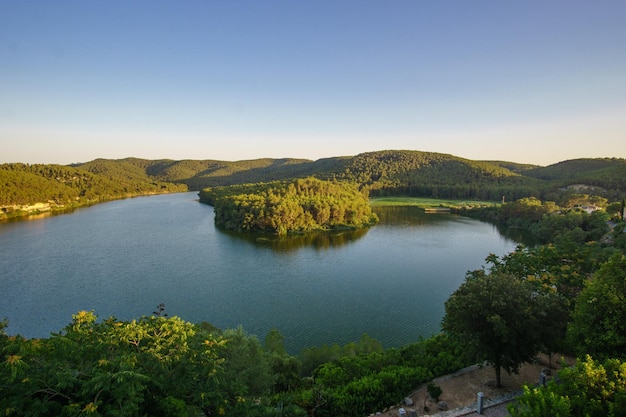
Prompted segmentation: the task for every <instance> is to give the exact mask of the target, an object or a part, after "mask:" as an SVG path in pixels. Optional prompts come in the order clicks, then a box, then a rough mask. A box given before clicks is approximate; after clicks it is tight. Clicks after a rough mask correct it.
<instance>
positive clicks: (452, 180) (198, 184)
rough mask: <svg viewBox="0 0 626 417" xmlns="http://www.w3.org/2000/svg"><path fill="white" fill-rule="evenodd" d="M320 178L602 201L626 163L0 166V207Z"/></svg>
mask: <svg viewBox="0 0 626 417" xmlns="http://www.w3.org/2000/svg"><path fill="white" fill-rule="evenodd" d="M309 176H313V177H317V178H320V179H331V180H332V179H334V180H345V181H352V182H355V183H357V184H358V185H359V186H360V187H362V188H366V189H367V190H368V191H369V192H370V194H371V195H373V196H376V195H407V196H424V197H440V198H461V199H467V198H470V199H471V198H474V199H481V200H494V201H500V200H501V199H502V197H506V199H507V201H511V200H514V199H518V198H522V197H528V196H535V197H539V198H549V197H550V196H551V195H553V194H554V193H558V192H562V191H563V190H567V188H568V187H572V186H579V187H578V188H579V189H580V186H582V188H583V189H588V190H591V191H593V192H594V193H596V194H598V195H603V196H606V197H609V198H620V199H621V198H622V197H621V196H622V195H623V194H624V193H626V160H625V159H623V158H596V159H589V158H585V159H575V160H569V161H563V162H559V163H557V164H553V165H550V166H547V167H541V166H535V165H528V164H518V163H515V162H506V161H474V160H469V159H465V158H460V157H457V156H454V155H449V154H442V153H435V152H422V151H411V150H387V151H376V152H366V153H361V154H358V155H355V156H346V157H332V158H323V159H319V160H316V161H312V160H307V159H291V158H285V159H271V158H261V159H254V160H242V161H234V162H231V161H219V160H168V159H160V160H147V159H140V158H124V159H115V160H112V159H96V160H93V161H90V162H86V163H80V164H72V165H47V164H33V165H29V164H19V163H12V164H2V165H0V186H1V187H0V207H4V209H3V211H4V212H6V211H7V209H6V207H9V206H17V205H28V204H35V203H51V204H53V205H59V206H69V207H72V206H77V205H84V204H91V203H94V202H98V201H106V200H111V199H116V198H124V197H129V196H134V195H145V194H157V193H163V192H177V191H182V190H187V189H189V190H196V191H199V190H201V189H203V188H206V187H215V186H224V185H233V184H242V183H257V182H268V181H275V180H287V179H293V178H304V177H309Z"/></svg>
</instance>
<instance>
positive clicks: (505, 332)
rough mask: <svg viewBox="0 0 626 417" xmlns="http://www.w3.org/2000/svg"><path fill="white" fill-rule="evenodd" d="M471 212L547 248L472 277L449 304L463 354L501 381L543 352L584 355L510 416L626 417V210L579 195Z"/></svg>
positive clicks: (496, 262) (449, 324)
mask: <svg viewBox="0 0 626 417" xmlns="http://www.w3.org/2000/svg"><path fill="white" fill-rule="evenodd" d="M603 207H604V208H606V210H605V209H603ZM591 209H593V210H595V211H592V212H590V211H591ZM474 211H476V212H477V214H478V216H479V217H480V216H482V217H483V218H490V219H492V220H494V221H500V222H503V223H505V224H508V225H513V226H516V227H523V228H527V229H528V230H530V231H532V232H533V233H535V234H536V235H537V236H539V237H541V238H542V239H543V240H544V241H545V242H547V243H546V244H545V245H541V246H537V247H533V248H525V247H521V246H520V247H518V248H517V249H516V250H515V251H514V252H511V253H510V254H508V255H505V256H503V257H497V256H495V255H490V256H489V257H488V258H487V264H488V265H489V267H488V268H485V269H482V270H479V271H472V272H470V273H468V276H467V278H466V281H465V283H464V284H463V285H461V287H460V288H459V289H458V290H457V291H456V292H455V293H454V294H453V295H452V296H451V297H450V299H449V300H448V301H447V302H446V316H445V318H444V321H443V327H444V329H445V330H446V331H447V332H448V333H449V334H450V336H451V337H463V338H464V340H467V341H469V342H470V343H468V346H467V347H468V349H467V351H466V352H467V353H468V354H471V355H473V356H474V357H476V358H477V359H486V360H488V361H489V362H490V363H492V364H493V365H494V367H495V369H496V378H497V379H498V378H499V371H498V368H500V367H502V368H503V369H505V370H506V371H515V369H516V367H517V366H519V364H521V363H523V362H524V361H528V360H529V359H531V358H532V357H533V356H534V355H536V354H537V353H538V352H544V353H547V354H550V355H551V354H552V353H554V352H566V353H571V354H575V355H577V357H578V358H579V362H578V364H577V365H576V367H574V368H571V369H566V370H563V371H561V372H560V373H559V375H558V378H559V382H558V383H556V382H554V381H553V382H550V383H549V384H548V386H547V387H545V388H543V387H539V388H533V387H527V388H526V391H525V393H524V395H523V396H522V397H521V398H520V400H519V401H518V402H517V403H515V404H514V405H512V406H511V407H510V411H511V413H512V414H513V415H516V416H546V415H561V416H578V415H590V416H606V415H623V410H624V407H623V406H624V405H625V400H624V399H625V398H626V382H625V381H626V378H625V375H626V372H625V370H626V365H625V363H624V361H625V360H626V327H625V326H624V323H625V322H626V307H625V306H626V303H625V301H626V256H625V253H624V250H625V249H626V223H625V222H624V221H623V217H624V201H623V200H622V202H614V203H611V204H608V203H607V199H605V198H601V197H596V196H589V195H581V194H576V195H569V196H568V197H567V198H565V199H562V200H561V201H560V204H557V203H555V202H546V201H543V202H542V201H540V200H538V199H534V198H524V199H520V200H518V201H515V202H512V203H508V204H504V205H502V206H500V207H486V208H479V209H474ZM529 326H530V327H529ZM594 360H598V361H602V362H601V363H602V364H600V363H596V362H594Z"/></svg>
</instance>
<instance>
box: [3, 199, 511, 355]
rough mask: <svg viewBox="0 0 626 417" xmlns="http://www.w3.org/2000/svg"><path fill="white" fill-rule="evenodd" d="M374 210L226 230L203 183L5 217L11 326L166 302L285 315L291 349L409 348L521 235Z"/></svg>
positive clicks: (261, 319) (259, 331)
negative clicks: (347, 218) (349, 221)
mask: <svg viewBox="0 0 626 417" xmlns="http://www.w3.org/2000/svg"><path fill="white" fill-rule="evenodd" d="M375 211H376V212H377V213H378V214H379V217H380V219H381V221H380V223H379V224H378V225H376V226H374V227H372V228H369V229H365V230H359V231H356V232H341V233H328V234H317V235H310V236H303V237H296V238H283V239H278V238H273V237H267V236H265V237H264V236H258V235H253V236H250V235H240V234H236V233H227V232H224V231H221V230H219V229H216V228H215V225H214V222H213V219H214V213H213V207H211V206H207V205H204V204H201V203H199V202H198V201H197V194H196V193H181V194H169V195H160V196H151V197H139V198H132V199H127V200H119V201H113V202H108V203H103V204H99V205H96V206H92V207H88V208H82V209H78V210H76V211H74V212H73V213H71V214H65V215H58V216H49V217H45V218H43V219H37V220H30V221H19V222H9V223H4V224H0V250H1V254H2V255H1V256H0V294H2V301H1V302H0V318H7V319H8V320H9V327H8V329H7V332H8V333H9V334H21V335H23V336H26V337H47V336H49V334H50V333H51V332H57V331H60V330H61V329H62V328H63V327H65V326H66V325H68V324H69V323H70V322H71V316H72V314H75V313H76V312H78V311H80V310H93V311H94V312H95V313H96V315H98V317H100V318H107V317H109V316H115V317H117V318H118V319H122V320H130V319H133V318H137V317H140V316H142V315H150V314H152V312H153V311H154V310H155V309H156V307H157V305H158V304H160V303H164V304H165V312H166V313H167V314H169V315H170V316H179V317H181V318H183V319H184V320H187V321H191V322H194V323H198V322H201V321H207V322H210V323H212V324H213V325H215V326H217V327H220V328H232V327H237V326H240V325H241V326H243V328H244V329H245V330H246V331H247V332H249V333H252V334H255V335H257V336H258V337H259V338H260V339H261V340H263V338H264V337H265V335H266V334H267V332H268V331H269V330H270V329H271V328H276V329H278V330H279V331H280V332H281V333H282V334H283V335H284V337H285V345H286V347H287V349H288V350H289V351H290V352H291V353H297V352H299V351H300V350H301V349H302V348H305V347H309V346H320V345H322V344H332V343H339V344H345V343H348V342H350V341H357V340H358V339H360V337H361V336H362V335H363V333H367V334H368V335H369V336H371V337H374V338H376V339H378V340H379V341H381V342H382V343H383V345H384V346H385V347H397V346H401V345H404V344H408V343H411V342H414V341H417V340H419V338H420V337H421V336H422V337H428V336H430V335H432V334H434V333H437V332H438V331H439V329H440V322H441V318H442V317H443V314H444V302H445V301H446V300H447V299H448V297H449V295H450V294H451V293H452V292H453V291H454V290H455V289H456V288H458V286H459V285H460V284H461V283H462V282H463V280H464V278H465V273H466V272H467V271H468V270H474V269H478V268H480V267H481V266H482V265H483V264H484V259H485V258H486V257H487V256H488V255H489V254H490V253H495V254H497V255H503V254H505V253H508V252H510V251H512V250H514V248H515V246H516V245H517V243H516V242H515V241H514V240H513V239H511V238H508V237H506V236H504V235H502V234H501V233H500V232H499V231H498V230H497V228H496V227H495V226H493V225H491V224H488V223H483V222H480V221H477V220H473V219H469V218H465V217H461V216H458V215H454V214H449V213H447V214H442V213H437V214H425V213H424V212H423V210H420V209H418V208H415V207H376V208H375Z"/></svg>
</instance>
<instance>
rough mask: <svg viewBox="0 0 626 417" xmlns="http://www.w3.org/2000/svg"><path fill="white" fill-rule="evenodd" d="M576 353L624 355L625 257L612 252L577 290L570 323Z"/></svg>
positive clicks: (625, 331) (625, 308) (609, 356)
mask: <svg viewBox="0 0 626 417" xmlns="http://www.w3.org/2000/svg"><path fill="white" fill-rule="evenodd" d="M569 337H570V340H571V343H572V346H574V348H575V349H576V351H577V353H578V354H579V355H584V354H590V355H592V356H593V357H596V358H600V359H602V358H622V359H623V358H626V257H625V256H624V255H623V254H619V253H617V254H614V255H613V256H612V257H611V258H610V259H609V260H608V261H607V262H606V263H605V264H604V265H603V266H602V267H601V268H600V269H599V270H598V272H597V273H596V274H595V275H594V276H593V278H592V279H591V280H589V281H588V283H587V286H586V287H585V289H584V290H583V291H582V292H581V293H580V296H579V300H578V302H577V303H576V308H575V310H574V314H573V320H572V323H571V324H570V327H569Z"/></svg>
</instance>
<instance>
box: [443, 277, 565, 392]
mask: <svg viewBox="0 0 626 417" xmlns="http://www.w3.org/2000/svg"><path fill="white" fill-rule="evenodd" d="M555 301H557V300H556V295H555V294H553V293H550V292H546V291H541V290H537V288H536V287H535V286H534V285H532V284H531V283H529V282H528V281H526V280H522V279H518V278H516V277H513V276H510V275H506V274H501V273H497V272H494V273H490V274H487V273H485V272H484V271H475V272H473V273H470V274H468V276H467V278H466V280H465V282H464V283H463V284H462V285H461V286H460V287H459V288H458V289H457V290H456V291H455V292H454V293H453V294H452V295H451V296H450V298H449V299H448V300H447V301H446V303H445V310H446V313H445V316H444V318H443V323H442V327H443V329H444V330H445V331H446V332H448V333H450V334H451V335H453V336H455V337H458V338H460V339H461V340H464V341H465V343H466V345H467V347H468V349H469V350H470V351H471V352H472V353H473V354H474V355H475V357H476V359H477V360H487V361H488V362H489V363H490V364H491V365H492V366H493V367H494V369H495V373H496V385H497V386H498V387H500V386H501V385H502V384H501V378H500V370H501V369H504V370H505V371H506V372H507V373H511V372H517V371H518V370H519V366H520V365H521V364H523V363H524V362H527V361H530V360H531V359H533V358H534V357H535V356H536V354H537V353H538V352H540V351H541V350H542V348H543V347H544V342H543V338H544V335H545V333H546V332H547V331H549V329H546V327H545V324H546V321H547V320H546V318H547V317H550V316H551V313H552V312H551V309H552V308H553V306H554V305H557V304H558V303H557V302H555Z"/></svg>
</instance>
